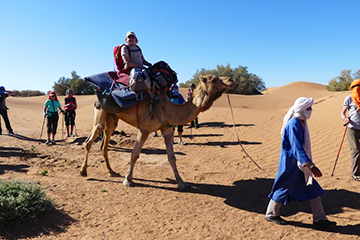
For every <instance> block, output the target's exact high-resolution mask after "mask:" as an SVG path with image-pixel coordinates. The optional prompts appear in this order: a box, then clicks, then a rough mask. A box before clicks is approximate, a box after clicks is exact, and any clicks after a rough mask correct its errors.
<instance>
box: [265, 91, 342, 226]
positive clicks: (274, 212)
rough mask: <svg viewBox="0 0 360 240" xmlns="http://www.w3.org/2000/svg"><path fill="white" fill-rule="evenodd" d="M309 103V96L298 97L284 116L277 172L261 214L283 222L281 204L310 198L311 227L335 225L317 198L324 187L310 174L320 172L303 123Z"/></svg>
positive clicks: (271, 219)
mask: <svg viewBox="0 0 360 240" xmlns="http://www.w3.org/2000/svg"><path fill="white" fill-rule="evenodd" d="M313 104H314V100H313V99H312V98H305V97H300V98H298V99H297V100H296V101H295V103H294V105H293V106H292V107H291V108H290V109H289V111H288V112H287V114H286V115H285V117H284V120H283V126H282V129H281V135H282V143H281V153H280V159H279V167H278V173H277V175H276V178H275V182H274V185H273V187H272V190H271V193H270V195H269V198H270V202H269V205H268V207H267V210H266V215H265V219H266V220H268V221H270V222H273V223H276V224H281V225H285V224H287V221H285V220H284V219H283V218H281V217H280V208H281V207H282V205H283V204H287V203H288V202H290V201H291V200H294V201H306V200H310V206H311V210H312V213H313V225H314V227H320V228H321V227H333V226H336V222H332V221H329V220H328V219H327V218H326V214H325V212H324V209H323V205H322V203H321V198H320V195H321V194H323V193H324V190H323V189H322V188H321V187H320V185H319V184H318V182H317V181H316V180H315V179H313V176H315V177H321V176H322V173H321V171H320V170H319V169H318V168H317V167H316V166H315V164H314V163H313V161H312V155H311V143H310V134H309V129H308V125H307V120H308V119H309V118H310V116H311V113H312V105H313Z"/></svg>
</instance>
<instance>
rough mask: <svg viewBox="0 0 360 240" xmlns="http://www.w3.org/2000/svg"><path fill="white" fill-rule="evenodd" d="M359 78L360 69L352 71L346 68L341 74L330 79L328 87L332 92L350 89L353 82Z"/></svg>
mask: <svg viewBox="0 0 360 240" xmlns="http://www.w3.org/2000/svg"><path fill="white" fill-rule="evenodd" d="M358 78H360V70H357V71H356V72H355V73H351V70H350V69H344V70H342V71H341V73H340V75H339V76H337V77H335V78H333V79H331V80H330V81H329V84H328V85H327V86H326V89H327V90H329V91H332V92H336V91H347V90H350V84H351V82H352V81H354V80H355V79H358Z"/></svg>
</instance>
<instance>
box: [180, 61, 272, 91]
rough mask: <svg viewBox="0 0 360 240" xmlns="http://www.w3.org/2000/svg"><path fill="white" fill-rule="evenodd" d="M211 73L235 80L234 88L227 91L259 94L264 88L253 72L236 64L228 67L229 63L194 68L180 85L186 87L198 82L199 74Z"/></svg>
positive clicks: (263, 84) (261, 81)
mask: <svg viewBox="0 0 360 240" xmlns="http://www.w3.org/2000/svg"><path fill="white" fill-rule="evenodd" d="M207 74H213V75H215V76H218V77H220V76H221V77H230V78H231V79H233V80H234V81H235V88H234V89H232V90H229V93H236V94H245V95H253V94H260V93H261V91H263V90H265V83H264V82H263V80H262V79H261V78H260V77H258V76H256V75H255V74H253V73H249V72H248V70H247V67H243V66H238V67H236V68H234V69H232V68H231V67H230V64H227V65H226V66H223V65H217V66H216V69H212V70H205V69H204V68H202V69H201V70H200V71H199V70H196V73H195V74H194V76H193V77H192V79H190V80H189V81H187V82H186V83H181V84H180V87H188V86H189V85H190V83H194V84H195V85H198V84H199V81H200V79H199V76H201V75H207Z"/></svg>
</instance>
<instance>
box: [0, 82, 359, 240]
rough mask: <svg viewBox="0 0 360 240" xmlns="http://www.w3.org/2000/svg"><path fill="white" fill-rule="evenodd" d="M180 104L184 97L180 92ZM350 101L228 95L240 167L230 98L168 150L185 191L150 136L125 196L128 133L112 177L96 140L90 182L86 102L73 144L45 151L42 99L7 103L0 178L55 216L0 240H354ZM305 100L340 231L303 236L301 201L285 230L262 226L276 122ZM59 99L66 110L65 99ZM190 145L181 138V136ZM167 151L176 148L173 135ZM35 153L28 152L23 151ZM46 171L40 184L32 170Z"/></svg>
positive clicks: (275, 151)
mask: <svg viewBox="0 0 360 240" xmlns="http://www.w3.org/2000/svg"><path fill="white" fill-rule="evenodd" d="M181 92H182V93H183V95H184V96H185V94H184V93H185V92H186V89H181ZM348 94H349V92H328V91H327V90H326V89H325V86H324V85H320V84H314V83H308V82H294V83H291V84H288V85H285V86H282V87H276V88H269V89H267V90H266V91H264V94H263V95H258V96H242V95H229V96H230V99H231V105H232V108H233V112H234V119H235V125H236V129H237V131H238V133H239V136H240V140H241V143H242V145H243V147H244V148H245V150H246V152H247V153H248V154H249V155H250V156H251V157H252V159H253V160H254V161H256V163H257V164H258V165H259V166H260V167H261V168H263V169H264V171H263V170H261V169H259V168H258V167H257V166H256V165H255V164H254V163H253V162H252V161H251V160H250V159H249V158H247V157H246V156H245V154H244V152H243V151H242V150H241V147H240V145H239V143H238V141H237V139H236V135H235V131H234V128H233V122H232V116H231V112H230V108H229V105H228V100H227V96H226V95H223V96H222V97H221V98H220V99H218V100H217V101H216V102H215V103H214V105H213V107H212V108H210V109H209V110H208V111H206V112H204V113H201V114H200V115H199V123H200V128H198V129H192V130H190V129H189V128H187V127H185V129H184V136H185V138H184V141H185V142H186V143H187V144H186V145H185V146H182V145H178V144H174V150H175V154H176V157H177V165H178V169H179V172H180V175H181V176H182V178H183V179H184V181H186V182H187V183H189V184H190V185H191V186H192V189H191V190H189V191H179V190H178V189H177V185H176V184H175V182H174V176H173V172H172V170H171V168H170V165H169V164H168V162H167V157H166V151H165V144H164V142H163V139H162V137H152V136H150V137H149V139H148V140H147V142H146V143H145V145H144V148H143V150H142V154H141V156H140V158H139V160H138V162H137V165H136V166H135V170H134V178H135V179H134V181H135V183H136V184H137V186H136V187H134V188H127V187H125V186H123V184H122V181H123V180H124V175H125V173H126V171H127V168H128V166H129V160H130V153H131V150H132V147H133V145H134V139H135V137H136V132H137V130H136V129H135V128H133V127H131V126H129V125H127V124H125V123H123V122H120V124H119V126H118V128H117V131H119V132H120V131H124V132H125V134H126V136H123V135H121V134H115V135H114V136H112V140H111V142H110V147H109V149H110V150H109V158H110V163H111V166H112V168H113V169H114V170H115V171H117V172H118V173H120V176H119V177H109V176H108V174H107V170H106V166H105V163H104V161H103V158H102V154H101V152H100V151H99V147H100V141H97V142H96V143H95V144H94V145H93V148H92V149H91V152H90V157H89V168H88V176H87V177H81V176H80V175H79V170H80V166H81V164H82V161H83V159H84V152H85V151H84V145H83V142H84V140H85V139H86V137H87V135H88V134H89V133H90V130H91V128H92V124H93V113H94V110H93V102H94V100H95V98H96V97H95V96H76V97H77V101H78V105H79V107H78V110H77V120H76V133H77V136H76V137H74V138H66V139H65V135H64V139H65V140H64V142H61V141H60V140H61V138H62V134H61V129H62V124H61V123H60V122H59V127H58V134H57V136H56V140H58V141H57V145H56V146H46V145H45V144H44V139H45V135H46V133H45V130H44V133H43V135H42V140H40V134H41V127H42V123H43V115H42V109H43V104H44V102H45V100H46V97H45V96H40V97H31V98H14V97H10V98H8V99H7V105H8V107H9V108H10V109H9V112H8V113H9V118H10V121H11V124H12V126H13V129H14V131H15V133H16V135H13V136H9V135H7V134H6V130H5V129H4V128H5V127H4V123H3V121H2V126H3V133H5V134H3V135H0V178H1V179H2V180H6V181H9V180H12V179H21V180H26V181H32V182H38V183H39V184H40V185H41V186H42V187H43V188H44V189H45V191H46V193H47V195H48V196H49V197H50V198H52V199H53V200H54V201H55V203H56V204H57V206H56V210H54V211H52V212H50V213H46V214H43V215H41V216H40V217H39V219H38V221H37V222H36V223H34V224H31V225H29V226H26V227H23V228H21V229H0V238H5V239H7V238H9V239H11V238H14V239H27V238H29V239H360V237H359V234H360V214H359V212H358V210H359V209H360V193H359V191H360V182H357V181H354V180H353V179H352V178H351V177H350V151H349V146H348V143H347V140H346V139H345V141H344V144H343V147H342V151H341V154H340V157H339V160H338V163H337V166H336V169H335V176H333V177H331V176H330V175H331V172H332V170H333V166H334V162H335V159H336V156H337V153H338V150H339V146H340V142H341V139H342V137H343V133H344V127H343V125H342V124H343V123H342V120H341V118H340V110H341V108H342V103H343V100H344V98H345V96H346V95H348ZM300 96H305V97H313V98H314V99H315V105H314V106H313V109H314V111H313V114H312V117H311V119H310V120H309V122H308V123H309V129H310V135H311V140H312V152H313V158H314V162H315V163H316V165H317V166H318V167H319V168H320V170H321V171H322V172H323V177H322V178H318V179H317V180H318V182H319V183H320V185H321V186H322V187H323V188H324V190H325V194H324V195H323V196H322V200H323V205H324V208H325V211H326V212H327V214H328V218H329V219H330V220H333V221H336V222H337V223H338V227H337V228H335V229H334V230H332V231H329V230H328V231H325V230H316V229H313V228H312V214H311V211H310V206H309V203H308V202H302V203H296V202H292V203H291V204H289V205H287V206H284V207H283V208H282V216H283V217H284V218H285V219H286V220H288V221H289V223H290V224H289V225H286V226H279V225H275V224H273V223H269V222H267V221H266V220H265V219H264V212H265V210H266V206H267V203H268V198H267V195H268V194H269V192H270V190H271V186H272V183H273V180H274V178H275V175H276V172H277V166H278V157H279V152H280V144H281V137H280V128H281V125H282V118H283V116H284V114H285V113H286V111H287V110H288V108H289V107H290V106H291V105H292V104H293V102H294V100H295V99H296V98H297V97H300ZM59 100H60V101H61V103H62V105H63V101H64V100H63V97H60V98H59ZM191 134H192V136H193V138H192V139H190V136H191ZM174 141H175V142H177V141H178V137H177V134H175V138H174ZM32 146H34V147H35V150H34V151H32V150H31V147H32ZM45 169H46V170H48V174H47V175H46V176H41V175H40V174H39V172H41V171H43V170H45Z"/></svg>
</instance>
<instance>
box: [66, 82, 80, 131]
mask: <svg viewBox="0 0 360 240" xmlns="http://www.w3.org/2000/svg"><path fill="white" fill-rule="evenodd" d="M76 108H77V104H76V98H75V97H74V92H73V90H71V89H68V90H66V97H65V105H64V109H65V126H66V132H67V134H66V137H70V136H71V137H74V134H73V130H74V126H75V116H76V113H75V109H76ZM70 125H71V131H70V132H69V128H70V127H69V126H70Z"/></svg>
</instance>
